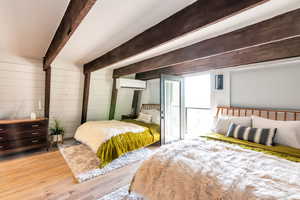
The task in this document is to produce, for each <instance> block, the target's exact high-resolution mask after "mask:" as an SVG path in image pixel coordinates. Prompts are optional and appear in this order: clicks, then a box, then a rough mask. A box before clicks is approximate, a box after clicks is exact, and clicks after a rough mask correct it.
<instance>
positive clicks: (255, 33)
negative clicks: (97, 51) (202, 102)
mask: <svg viewBox="0 0 300 200" xmlns="http://www.w3.org/2000/svg"><path fill="white" fill-rule="evenodd" d="M299 21H300V9H297V10H295V11H291V12H288V13H286V14H283V15H279V16H277V17H274V18H271V19H269V20H266V21H263V22H260V23H257V24H254V25H251V26H248V27H245V28H243V29H239V30H236V31H233V32H230V33H227V34H224V35H221V36H218V37H215V38H212V39H208V40H205V41H202V42H199V43H196V44H194V45H191V46H188V47H184V48H181V49H178V50H175V51H172V52H169V53H166V54H163V55H160V56H157V57H154V58H150V59H147V60H144V61H142V62H139V63H135V64H132V65H128V66H126V67H122V68H119V69H115V70H114V75H113V76H114V77H115V78H117V77H120V76H124V75H128V74H134V73H142V72H147V71H152V70H156V69H159V68H165V67H169V66H184V65H193V64H195V63H198V60H201V59H202V58H207V57H211V56H214V58H218V57H216V56H215V55H221V54H224V53H227V52H231V51H235V50H238V49H244V48H249V47H252V46H257V45H261V44H264V43H270V42H272V41H277V40H282V39H285V38H289V37H294V36H297V35H300V23H298V22H299ZM286 48H287V47H286ZM185 63H189V64H185Z"/></svg>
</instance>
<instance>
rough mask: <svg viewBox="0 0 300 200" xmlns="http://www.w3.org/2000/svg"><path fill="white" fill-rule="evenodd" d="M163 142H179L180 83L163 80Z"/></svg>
mask: <svg viewBox="0 0 300 200" xmlns="http://www.w3.org/2000/svg"><path fill="white" fill-rule="evenodd" d="M164 101H165V102H164V103H165V142H166V143H168V142H171V141H174V140H180V82H179V81H172V80H165V99H164Z"/></svg>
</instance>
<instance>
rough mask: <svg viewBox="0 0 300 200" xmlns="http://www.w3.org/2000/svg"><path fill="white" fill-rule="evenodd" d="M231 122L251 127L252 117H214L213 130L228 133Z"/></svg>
mask: <svg viewBox="0 0 300 200" xmlns="http://www.w3.org/2000/svg"><path fill="white" fill-rule="evenodd" d="M231 123H234V124H237V125H240V126H246V127H251V124H252V118H251V117H232V116H220V117H218V118H215V119H214V123H213V127H212V131H214V132H217V133H220V134H223V135H226V133H227V131H228V129H229V126H230V124H231Z"/></svg>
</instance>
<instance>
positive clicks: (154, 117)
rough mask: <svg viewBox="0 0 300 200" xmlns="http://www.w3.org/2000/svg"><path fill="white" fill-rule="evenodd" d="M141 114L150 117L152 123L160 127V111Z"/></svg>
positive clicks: (148, 111) (147, 111) (144, 111)
mask: <svg viewBox="0 0 300 200" xmlns="http://www.w3.org/2000/svg"><path fill="white" fill-rule="evenodd" d="M141 113H144V114H148V115H152V123H154V124H158V125H160V111H158V110H154V109H153V110H142V111H141Z"/></svg>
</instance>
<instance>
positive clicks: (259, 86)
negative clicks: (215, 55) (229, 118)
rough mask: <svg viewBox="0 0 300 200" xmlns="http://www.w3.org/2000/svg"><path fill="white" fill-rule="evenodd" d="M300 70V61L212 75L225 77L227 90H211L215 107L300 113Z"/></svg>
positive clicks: (233, 69) (267, 64)
mask: <svg viewBox="0 0 300 200" xmlns="http://www.w3.org/2000/svg"><path fill="white" fill-rule="evenodd" d="M299 66H300V58H299V57H298V58H292V59H285V60H280V61H272V62H265V63H259V64H252V65H247V66H243V67H236V68H231V69H226V70H223V71H218V72H212V76H214V75H215V74H217V73H223V74H224V76H225V82H224V84H225V89H224V90H223V91H215V90H214V89H212V96H213V98H214V106H217V105H226V106H229V105H231V106H241V107H257V108H282V109H300V93H299V92H298V90H299V86H298V83H299V77H300V68H299ZM213 81H214V79H213ZM213 86H214V85H213Z"/></svg>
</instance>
